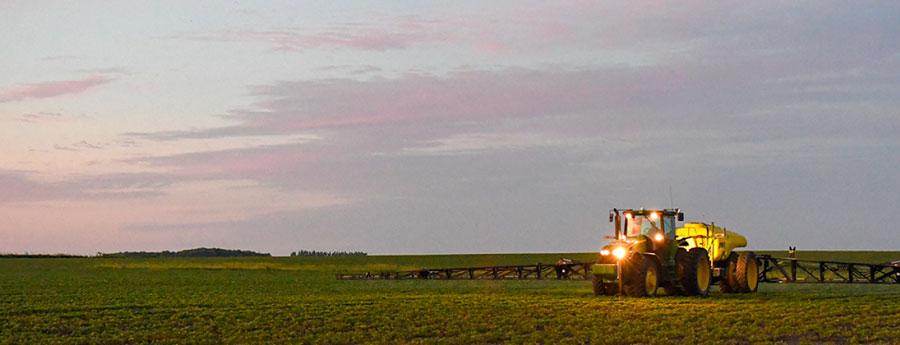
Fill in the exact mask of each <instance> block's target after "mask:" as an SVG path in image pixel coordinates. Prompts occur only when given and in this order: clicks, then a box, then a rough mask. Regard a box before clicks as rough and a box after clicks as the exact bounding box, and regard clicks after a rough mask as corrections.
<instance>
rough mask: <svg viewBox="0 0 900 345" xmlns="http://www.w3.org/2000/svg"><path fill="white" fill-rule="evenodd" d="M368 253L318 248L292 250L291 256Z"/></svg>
mask: <svg viewBox="0 0 900 345" xmlns="http://www.w3.org/2000/svg"><path fill="white" fill-rule="evenodd" d="M366 255H369V254H368V253H364V252H343V251H333V252H326V251H317V250H300V251H296V252H291V256H366Z"/></svg>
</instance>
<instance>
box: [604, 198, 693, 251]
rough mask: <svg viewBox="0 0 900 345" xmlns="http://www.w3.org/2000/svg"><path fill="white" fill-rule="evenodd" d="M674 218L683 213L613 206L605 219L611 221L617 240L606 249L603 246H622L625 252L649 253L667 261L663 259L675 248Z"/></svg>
mask: <svg viewBox="0 0 900 345" xmlns="http://www.w3.org/2000/svg"><path fill="white" fill-rule="evenodd" d="M676 219H677V220H679V221H681V220H684V213H681V211H680V210H678V209H662V210H645V209H626V210H619V209H613V210H612V211H611V212H610V214H609V221H610V222H615V237H614V239H616V240H617V241H616V242H614V243H610V244H608V245H607V247H610V248H606V249H608V250H610V251H612V250H614V249H615V247H617V246H618V247H626V248H627V249H629V252H651V253H654V254H655V255H657V256H658V257H659V258H660V259H661V260H663V261H668V260H666V259H667V258H669V257H670V256H671V254H672V253H674V251H675V249H676V247H677V242H676V240H675V239H676V227H675V220H676ZM602 253H604V251H601V254H602ZM669 259H670V258H669Z"/></svg>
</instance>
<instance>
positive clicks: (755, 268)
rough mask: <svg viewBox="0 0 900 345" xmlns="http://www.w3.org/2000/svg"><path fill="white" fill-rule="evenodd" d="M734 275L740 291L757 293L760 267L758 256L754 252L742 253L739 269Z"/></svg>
mask: <svg viewBox="0 0 900 345" xmlns="http://www.w3.org/2000/svg"><path fill="white" fill-rule="evenodd" d="M734 274H735V278H736V280H737V285H738V286H737V288H738V291H740V292H743V293H748V292H756V288H758V287H759V265H758V264H757V263H756V254H755V253H753V252H743V253H741V255H740V256H738V259H737V269H736V270H735V272H734Z"/></svg>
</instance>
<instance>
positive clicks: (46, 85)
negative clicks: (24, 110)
mask: <svg viewBox="0 0 900 345" xmlns="http://www.w3.org/2000/svg"><path fill="white" fill-rule="evenodd" d="M112 80H113V79H111V78H107V77H103V76H94V77H90V78H87V79H79V80H62V81H48V82H43V83H27V84H19V85H16V86H12V87H8V88H5V89H0V102H14V101H22V100H26V99H42V98H51V97H57V96H62V95H71V94H79V93H82V92H84V91H86V90H87V89H90V88H92V87H95V86H98V85H103V84H106V83H108V82H110V81H112Z"/></svg>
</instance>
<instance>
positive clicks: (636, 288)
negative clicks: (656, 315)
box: [624, 254, 660, 297]
mask: <svg viewBox="0 0 900 345" xmlns="http://www.w3.org/2000/svg"><path fill="white" fill-rule="evenodd" d="M630 261H631V269H630V270H629V271H630V272H629V275H630V276H631V279H630V281H628V282H627V284H625V285H624V289H625V293H626V294H627V295H628V296H633V297H654V296H656V290H657V289H658V288H659V280H660V279H659V278H660V277H659V274H660V270H659V265H657V264H656V261H653V260H652V259H649V258H647V257H644V256H643V255H640V254H638V255H635V256H634V257H633V258H632V259H631V260H630Z"/></svg>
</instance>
